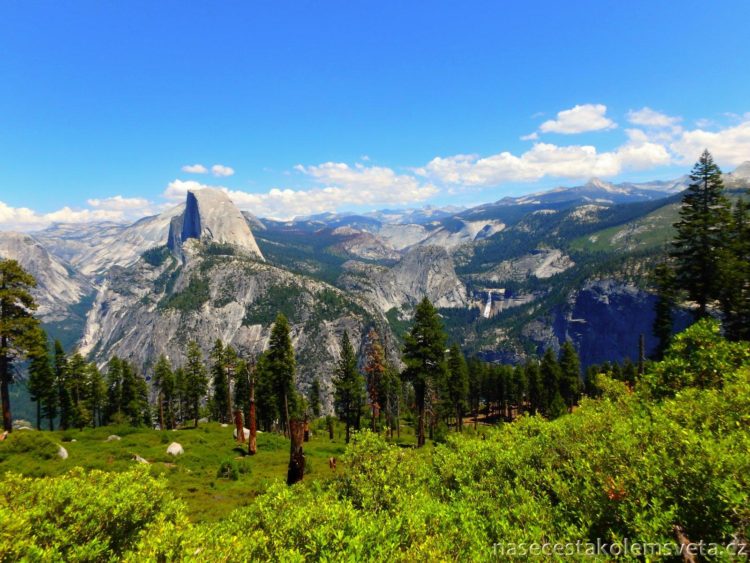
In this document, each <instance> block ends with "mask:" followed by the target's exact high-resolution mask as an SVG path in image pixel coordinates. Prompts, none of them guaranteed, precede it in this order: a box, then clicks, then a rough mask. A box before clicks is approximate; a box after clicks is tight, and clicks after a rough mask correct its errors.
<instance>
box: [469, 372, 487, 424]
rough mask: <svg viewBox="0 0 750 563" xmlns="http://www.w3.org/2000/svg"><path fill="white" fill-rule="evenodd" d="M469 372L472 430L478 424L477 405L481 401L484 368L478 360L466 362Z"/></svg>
mask: <svg viewBox="0 0 750 563" xmlns="http://www.w3.org/2000/svg"><path fill="white" fill-rule="evenodd" d="M468 370H469V407H470V408H471V412H472V416H473V417H474V429H475V430H476V428H477V425H478V423H479V405H480V402H481V400H482V386H483V385H484V377H485V366H484V363H483V362H482V361H481V360H479V359H478V358H471V359H469V361H468Z"/></svg>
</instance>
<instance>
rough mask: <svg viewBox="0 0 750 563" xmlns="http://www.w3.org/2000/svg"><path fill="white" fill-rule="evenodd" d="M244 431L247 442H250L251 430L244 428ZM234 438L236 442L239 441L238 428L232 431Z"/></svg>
mask: <svg viewBox="0 0 750 563" xmlns="http://www.w3.org/2000/svg"><path fill="white" fill-rule="evenodd" d="M242 430H244V434H245V440H249V439H250V429H249V428H243V429H242ZM232 438H234V439H235V440H236V439H237V429H236V428H235V429H234V430H232Z"/></svg>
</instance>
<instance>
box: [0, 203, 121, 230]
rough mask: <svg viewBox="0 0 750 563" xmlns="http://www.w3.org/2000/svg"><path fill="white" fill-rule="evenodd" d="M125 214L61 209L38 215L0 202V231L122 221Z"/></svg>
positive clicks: (116, 211)
mask: <svg viewBox="0 0 750 563" xmlns="http://www.w3.org/2000/svg"><path fill="white" fill-rule="evenodd" d="M123 219H125V214H124V213H123V212H122V211H119V210H112V209H72V208H70V207H67V206H65V207H63V208H61V209H58V210H56V211H52V212H50V213H38V212H36V211H34V210H32V209H29V208H27V207H11V206H10V205H7V204H6V203H4V202H2V201H0V229H2V230H12V231H34V230H39V229H44V228H45V227H48V226H49V225H51V224H52V223H92V222H97V221H122V220H123Z"/></svg>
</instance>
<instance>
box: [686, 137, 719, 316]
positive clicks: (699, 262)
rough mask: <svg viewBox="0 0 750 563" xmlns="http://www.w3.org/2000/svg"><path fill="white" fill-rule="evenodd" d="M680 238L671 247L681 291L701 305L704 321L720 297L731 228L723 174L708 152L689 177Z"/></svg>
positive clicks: (699, 311)
mask: <svg viewBox="0 0 750 563" xmlns="http://www.w3.org/2000/svg"><path fill="white" fill-rule="evenodd" d="M690 180H691V183H690V186H689V187H688V189H687V190H685V195H684V196H683V198H682V207H681V209H680V220H679V221H678V222H677V223H675V229H676V230H677V234H676V237H675V240H674V241H673V243H672V246H673V249H672V256H673V258H674V260H675V274H676V282H677V285H678V287H680V288H683V289H684V290H685V291H686V292H687V296H688V299H690V300H691V301H694V302H695V303H697V304H698V312H697V314H698V317H700V318H702V317H705V316H706V315H707V314H708V312H707V307H708V304H709V303H710V302H712V301H714V300H716V299H718V298H719V296H720V279H719V276H718V275H717V273H718V272H719V271H720V270H721V264H720V255H721V249H722V248H724V246H725V244H726V236H727V231H728V227H729V225H730V219H731V217H730V206H729V201H728V200H727V198H726V197H725V196H724V183H723V181H722V179H721V170H720V169H719V167H718V166H717V165H716V164H715V163H714V160H713V157H712V156H711V154H710V153H709V152H708V151H703V154H702V155H701V156H700V159H699V160H698V162H697V163H696V164H695V166H694V167H693V170H692V172H691V173H690Z"/></svg>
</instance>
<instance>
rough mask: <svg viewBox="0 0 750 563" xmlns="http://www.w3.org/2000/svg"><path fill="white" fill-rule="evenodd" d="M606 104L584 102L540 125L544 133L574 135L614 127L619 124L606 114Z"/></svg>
mask: <svg viewBox="0 0 750 563" xmlns="http://www.w3.org/2000/svg"><path fill="white" fill-rule="evenodd" d="M606 113H607V106H605V105H604V104H583V105H577V106H575V107H573V108H571V109H566V110H563V111H560V112H558V113H557V119H550V120H547V121H545V122H544V123H542V124H541V125H540V126H539V131H541V132H542V133H562V134H565V135H572V134H575V133H586V132H588V131H601V130H605V129H614V128H615V127H617V124H616V123H615V122H614V121H612V120H611V119H609V118H608V117H607V116H606V115H605V114H606Z"/></svg>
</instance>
